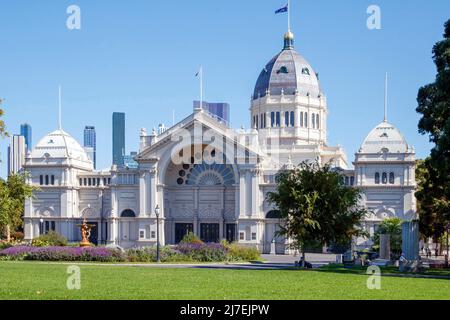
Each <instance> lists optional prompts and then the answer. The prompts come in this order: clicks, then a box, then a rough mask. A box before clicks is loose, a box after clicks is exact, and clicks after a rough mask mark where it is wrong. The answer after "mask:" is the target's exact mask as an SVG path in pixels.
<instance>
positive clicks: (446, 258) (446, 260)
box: [445, 223, 450, 269]
mask: <svg viewBox="0 0 450 320" xmlns="http://www.w3.org/2000/svg"><path fill="white" fill-rule="evenodd" d="M449 231H450V223H449V224H448V225H447V248H446V249H447V250H446V253H445V268H447V269H448V254H449V252H448V233H449Z"/></svg>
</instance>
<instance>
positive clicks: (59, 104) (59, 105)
mask: <svg viewBox="0 0 450 320" xmlns="http://www.w3.org/2000/svg"><path fill="white" fill-rule="evenodd" d="M58 128H59V130H62V124H61V85H59V87H58Z"/></svg>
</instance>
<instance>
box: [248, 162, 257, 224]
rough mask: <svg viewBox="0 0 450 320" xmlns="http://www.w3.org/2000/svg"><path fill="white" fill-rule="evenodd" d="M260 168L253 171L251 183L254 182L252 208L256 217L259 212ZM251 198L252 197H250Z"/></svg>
mask: <svg viewBox="0 0 450 320" xmlns="http://www.w3.org/2000/svg"><path fill="white" fill-rule="evenodd" d="M258 177H259V170H257V169H254V170H252V171H251V183H252V195H251V199H250V201H251V208H252V216H253V217H256V216H258V214H259V210H258V209H259V183H258V182H259V181H258ZM249 198H250V197H249Z"/></svg>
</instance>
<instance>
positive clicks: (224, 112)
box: [194, 101, 230, 123]
mask: <svg viewBox="0 0 450 320" xmlns="http://www.w3.org/2000/svg"><path fill="white" fill-rule="evenodd" d="M199 107H200V101H194V109H195V108H199ZM202 109H203V110H205V111H206V112H209V113H210V114H211V115H214V116H217V118H218V119H217V120H220V121H225V122H226V123H230V105H229V104H228V103H224V102H213V103H212V102H206V101H203V102H202Z"/></svg>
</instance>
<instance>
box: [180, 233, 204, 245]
mask: <svg viewBox="0 0 450 320" xmlns="http://www.w3.org/2000/svg"><path fill="white" fill-rule="evenodd" d="M180 243H197V244H203V241H202V240H200V238H199V237H197V236H196V235H195V234H194V233H193V232H189V233H188V234H186V235H185V236H184V237H183V239H182V240H181V242H180Z"/></svg>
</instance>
